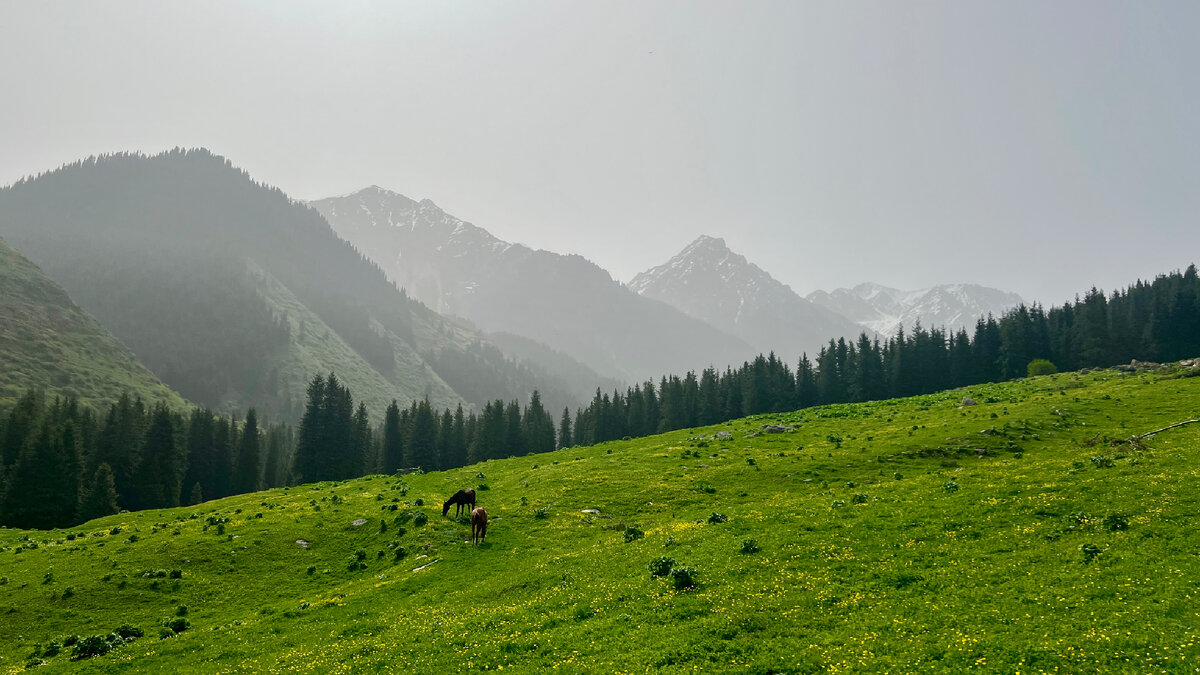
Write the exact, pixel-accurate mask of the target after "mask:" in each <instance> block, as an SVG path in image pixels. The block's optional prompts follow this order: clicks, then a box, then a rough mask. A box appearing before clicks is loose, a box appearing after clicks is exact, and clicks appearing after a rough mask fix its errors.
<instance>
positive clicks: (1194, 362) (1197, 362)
mask: <svg viewBox="0 0 1200 675" xmlns="http://www.w3.org/2000/svg"><path fill="white" fill-rule="evenodd" d="M1179 365H1181V366H1183V367H1184V368H1200V356H1197V357H1196V358H1194V359H1184V360H1182V361H1180V362H1179ZM717 435H718V436H719V435H720V434H717Z"/></svg>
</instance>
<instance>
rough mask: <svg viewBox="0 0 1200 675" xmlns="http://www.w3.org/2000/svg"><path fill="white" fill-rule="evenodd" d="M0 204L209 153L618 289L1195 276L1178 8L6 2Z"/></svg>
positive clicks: (1195, 170) (1191, 12)
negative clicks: (717, 273)
mask: <svg viewBox="0 0 1200 675" xmlns="http://www.w3.org/2000/svg"><path fill="white" fill-rule="evenodd" d="M0 16H2V17H3V21H0V63H3V64H5V65H4V66H3V67H2V68H0V101H3V104H2V105H0V184H9V183H11V182H13V181H15V180H18V179H20V178H21V177H23V176H27V175H32V174H37V173H39V172H42V171H47V170H50V169H53V168H55V167H57V166H60V165H62V164H64V163H68V162H72V161H74V160H77V159H81V158H84V157H87V156H89V155H93V154H100V153H105V152H117V151H142V152H147V153H154V152H159V151H162V150H166V149H170V148H173V147H177V146H181V147H206V148H209V149H210V150H212V151H214V152H216V153H218V154H221V155H224V156H226V157H227V158H229V159H230V160H231V161H232V162H233V163H234V164H235V165H236V166H239V167H241V168H244V169H246V170H247V171H248V172H249V173H250V174H251V175H252V176H253V177H254V178H255V179H257V180H260V181H263V182H265V183H268V184H271V185H274V186H277V187H279V188H281V189H283V190H284V191H285V192H287V193H288V194H290V195H291V196H293V197H295V198H297V199H306V200H311V199H319V198H322V197H328V196H332V195H337V194H344V193H348V192H352V191H355V190H358V189H360V188H363V187H366V186H369V185H379V186H381V187H385V188H388V189H391V190H395V191H397V192H400V193H403V194H405V195H408V196H409V197H412V198H415V199H422V198H428V199H432V200H433V201H434V202H436V203H437V204H438V205H439V206H440V207H442V208H443V209H445V210H446V211H447V212H449V213H451V214H453V215H455V216H457V217H459V218H462V219H464V220H468V221H470V222H473V223H475V224H476V225H479V226H481V227H483V228H485V229H487V230H489V231H491V232H492V233H493V234H495V235H496V236H498V237H500V238H502V239H506V240H509V241H516V242H521V243H524V244H527V245H529V246H533V247H535V248H544V249H548V250H552V251H558V252H562V253H578V254H581V255H583V256H585V257H587V258H589V259H591V260H593V261H594V262H596V263H597V264H599V265H601V266H602V267H604V268H606V269H608V270H609V271H610V272H611V273H612V274H613V276H614V277H615V278H617V279H618V280H621V281H628V280H629V279H631V278H632V277H633V276H634V275H635V274H637V273H638V272H640V271H642V270H645V269H647V268H649V267H652V266H654V265H658V264H661V263H662V262H664V261H666V260H667V259H668V258H670V257H671V256H672V255H674V254H675V253H677V252H678V251H679V250H680V249H682V248H683V247H684V246H686V245H687V244H688V243H689V242H691V241H692V240H693V239H695V238H696V237H697V236H699V235H701V234H707V235H711V236H717V237H723V238H724V239H725V240H726V241H727V243H728V244H729V246H730V247H731V248H732V249H733V250H735V251H736V252H738V253H741V254H743V255H745V256H746V257H747V258H748V259H749V260H751V261H752V262H754V263H756V264H758V265H759V266H760V267H762V268H763V269H765V270H766V271H768V272H770V273H771V274H772V275H774V276H775V277H776V278H778V279H780V280H781V281H784V282H785V283H788V284H790V285H791V286H792V288H793V289H794V290H796V291H797V292H799V293H801V294H806V293H808V292H810V291H812V290H816V289H827V290H828V289H833V288H837V287H845V286H852V285H854V284H857V283H860V282H864V281H873V282H877V283H882V284H885V285H889V286H894V287H898V288H902V289H916V288H922V287H926V286H930V285H934V284H940V283H979V284H984V285H988V286H994V287H997V288H1001V289H1004V290H1008V291H1015V292H1017V293H1020V294H1021V295H1022V296H1023V297H1024V298H1025V299H1026V300H1030V301H1038V302H1042V303H1044V304H1058V303H1061V302H1064V301H1066V300H1069V299H1071V298H1072V297H1074V296H1075V295H1076V294H1081V293H1082V292H1084V291H1086V290H1087V289H1088V288H1090V287H1092V286H1096V287H1099V288H1103V289H1106V290H1110V291H1111V290H1113V289H1115V288H1121V287H1124V286H1126V285H1128V284H1129V283H1132V282H1133V281H1134V280H1135V279H1138V278H1142V279H1150V278H1153V277H1154V276H1155V275H1157V274H1160V273H1165V272H1169V271H1171V270H1175V269H1182V268H1183V267H1186V266H1187V265H1188V264H1189V263H1192V262H1200V218H1198V216H1200V77H1198V76H1197V75H1196V72H1195V70H1196V66H1197V64H1200V40H1197V39H1196V35H1198V34H1200V3H1195V2H1188V1H1185V0H1180V1H1176V2H1139V3H1128V2H1102V1H1096V0H1087V1H1084V2H1071V1H1065V0H1064V1H1059V2H1050V3H1047V2H1034V1H1022V0H1016V1H1004V2H999V1H997V2H971V1H963V0H949V1H946V2H938V1H933V0H925V1H920V2H916V1H912V2H896V1H885V2H865V1H861V2H860V1H852V2H846V1H844V0H836V1H831V2H807V1H802V0H786V1H782V2H754V1H738V2H728V1H721V2H708V1H703V0H689V1H687V2H684V1H682V0H673V1H666V0H663V1H647V0H636V1H624V0H603V1H601V0H595V1H592V2H582V1H580V2H560V1H557V0H552V1H547V2H523V1H517V0H512V1H507V0H506V1H505V2H495V1H491V0H482V1H479V2H463V1H452V0H438V1H431V2H400V1H391V0H389V1H386V2H366V1H353V0H351V1H341V2H337V3H329V2H308V1H302V0H287V1H280V2H254V1H241V2H220V1H206V2H169V1H165V2H164V1H153V2H131V1H126V2H104V3H100V2H84V1H79V2H71V1H59V2H42V1H40V0H28V1H24V0H0Z"/></svg>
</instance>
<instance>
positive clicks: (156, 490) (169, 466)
mask: <svg viewBox="0 0 1200 675" xmlns="http://www.w3.org/2000/svg"><path fill="white" fill-rule="evenodd" d="M141 455H142V461H141V464H140V465H139V466H138V474H137V483H136V488H135V491H136V494H137V499H136V500H135V508H139V509H160V508H168V507H172V506H179V484H178V477H177V463H176V456H175V427H174V423H173V420H172V416H171V411H170V410H168V409H167V406H166V404H163V403H160V404H158V405H157V406H155V408H154V410H153V412H152V413H151V419H150V426H149V427H148V428H147V429H146V433H145V437H144V439H143V442H142V453H141Z"/></svg>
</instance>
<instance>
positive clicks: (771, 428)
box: [762, 424, 796, 434]
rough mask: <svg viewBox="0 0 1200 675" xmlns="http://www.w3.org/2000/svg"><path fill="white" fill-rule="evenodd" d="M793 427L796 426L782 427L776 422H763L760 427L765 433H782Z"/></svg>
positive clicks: (793, 428)
mask: <svg viewBox="0 0 1200 675" xmlns="http://www.w3.org/2000/svg"><path fill="white" fill-rule="evenodd" d="M795 429H796V427H784V426H780V425H778V424H764V425H763V428H762V430H763V433H766V434H782V433H784V432H786V431H794V430H795Z"/></svg>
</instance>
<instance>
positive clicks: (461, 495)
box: [442, 488, 475, 518]
mask: <svg viewBox="0 0 1200 675" xmlns="http://www.w3.org/2000/svg"><path fill="white" fill-rule="evenodd" d="M451 506H454V507H455V508H454V517H455V518H457V517H458V514H459V513H460V512H462V507H464V506H465V507H467V513H470V509H473V508H475V491H474V490H472V489H471V488H467V489H466V490H459V491H458V492H455V493H454V496H453V497H451V498H450V499H447V500H446V501H445V502H444V503H442V516H445V515H446V514H447V513H449V512H450V507H451Z"/></svg>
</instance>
